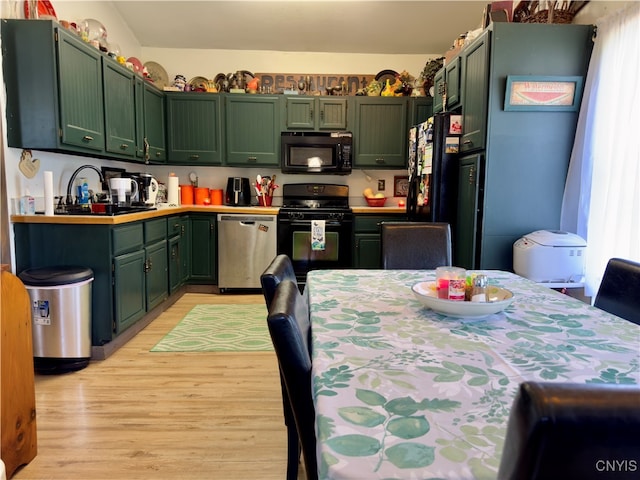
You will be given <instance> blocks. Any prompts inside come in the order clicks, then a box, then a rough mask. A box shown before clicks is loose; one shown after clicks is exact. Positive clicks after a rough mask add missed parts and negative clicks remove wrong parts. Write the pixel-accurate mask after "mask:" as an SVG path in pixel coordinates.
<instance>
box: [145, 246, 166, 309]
mask: <svg viewBox="0 0 640 480" xmlns="http://www.w3.org/2000/svg"><path fill="white" fill-rule="evenodd" d="M145 254H146V261H147V264H146V267H145V270H146V275H147V280H146V290H145V294H146V304H147V311H149V310H152V309H154V308H155V307H157V306H158V305H160V304H161V303H162V302H163V301H164V300H166V299H167V296H168V281H167V279H168V275H169V267H168V262H167V242H166V240H161V241H160V242H157V243H154V244H153V245H149V246H147V247H145Z"/></svg>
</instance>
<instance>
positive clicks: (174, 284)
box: [167, 237, 182, 293]
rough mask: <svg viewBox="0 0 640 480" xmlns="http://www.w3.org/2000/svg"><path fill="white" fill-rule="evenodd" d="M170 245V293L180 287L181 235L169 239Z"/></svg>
mask: <svg viewBox="0 0 640 480" xmlns="http://www.w3.org/2000/svg"><path fill="white" fill-rule="evenodd" d="M167 244H168V247H169V293H173V292H175V291H176V290H178V288H180V285H181V281H182V276H181V268H180V237H172V238H170V239H169V240H168V241H167Z"/></svg>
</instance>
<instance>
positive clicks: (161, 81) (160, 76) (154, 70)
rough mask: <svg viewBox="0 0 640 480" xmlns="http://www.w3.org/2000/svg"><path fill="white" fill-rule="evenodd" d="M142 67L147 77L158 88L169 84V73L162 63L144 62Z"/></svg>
mask: <svg viewBox="0 0 640 480" xmlns="http://www.w3.org/2000/svg"><path fill="white" fill-rule="evenodd" d="M144 67H145V68H146V69H147V73H148V74H149V78H150V79H151V80H153V83H154V85H155V86H156V87H158V88H159V89H160V90H162V89H163V88H164V87H166V86H168V85H169V75H167V71H166V70H165V69H164V68H163V67H162V65H160V64H159V63H156V62H146V63H145V64H144Z"/></svg>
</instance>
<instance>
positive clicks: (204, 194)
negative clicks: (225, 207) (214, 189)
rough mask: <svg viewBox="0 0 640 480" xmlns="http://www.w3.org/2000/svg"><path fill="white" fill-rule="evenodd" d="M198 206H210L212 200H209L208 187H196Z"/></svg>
mask: <svg viewBox="0 0 640 480" xmlns="http://www.w3.org/2000/svg"><path fill="white" fill-rule="evenodd" d="M195 190H196V205H208V204H209V203H210V202H211V200H210V199H209V189H208V188H206V187H196V189H195Z"/></svg>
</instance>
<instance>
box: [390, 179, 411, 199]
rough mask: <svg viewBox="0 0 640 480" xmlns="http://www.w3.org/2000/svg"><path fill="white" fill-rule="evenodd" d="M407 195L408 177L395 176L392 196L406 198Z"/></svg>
mask: <svg viewBox="0 0 640 480" xmlns="http://www.w3.org/2000/svg"><path fill="white" fill-rule="evenodd" d="M408 193H409V176H408V175H396V176H394V177H393V196H394V197H406V196H407V194H408Z"/></svg>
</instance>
